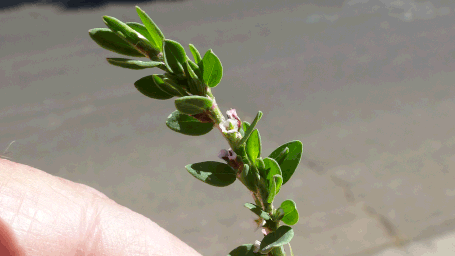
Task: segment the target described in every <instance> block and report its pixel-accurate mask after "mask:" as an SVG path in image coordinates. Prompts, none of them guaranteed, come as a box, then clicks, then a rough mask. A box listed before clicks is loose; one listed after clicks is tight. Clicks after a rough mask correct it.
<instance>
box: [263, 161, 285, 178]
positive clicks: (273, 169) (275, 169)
mask: <svg viewBox="0 0 455 256" xmlns="http://www.w3.org/2000/svg"><path fill="white" fill-rule="evenodd" d="M263 161H264V166H265V169H267V170H268V172H267V173H265V175H266V177H267V180H271V179H272V177H273V175H276V174H278V175H281V169H280V166H279V165H278V163H277V162H276V161H275V159H273V158H270V157H266V158H264V159H263Z"/></svg>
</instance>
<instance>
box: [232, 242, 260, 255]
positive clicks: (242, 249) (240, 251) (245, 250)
mask: <svg viewBox="0 0 455 256" xmlns="http://www.w3.org/2000/svg"><path fill="white" fill-rule="evenodd" d="M253 249H254V246H253V245H252V244H244V245H241V246H239V247H237V248H235V249H234V250H232V251H231V252H230V253H229V254H228V256H255V255H257V254H255V253H254V252H253Z"/></svg>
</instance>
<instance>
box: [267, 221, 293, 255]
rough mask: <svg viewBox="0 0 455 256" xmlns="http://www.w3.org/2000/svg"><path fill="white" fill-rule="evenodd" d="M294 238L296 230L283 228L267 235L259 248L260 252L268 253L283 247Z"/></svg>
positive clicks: (287, 227)
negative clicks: (275, 248)
mask: <svg viewBox="0 0 455 256" xmlns="http://www.w3.org/2000/svg"><path fill="white" fill-rule="evenodd" d="M293 237H294V230H292V228H291V227H289V226H281V227H279V228H278V229H277V230H276V231H275V232H272V233H269V234H268V235H266V236H265V237H264V238H263V239H262V241H261V246H260V247H259V252H266V251H268V250H271V249H273V248H274V247H279V246H283V245H285V244H287V243H289V242H290V241H291V239H292V238H293Z"/></svg>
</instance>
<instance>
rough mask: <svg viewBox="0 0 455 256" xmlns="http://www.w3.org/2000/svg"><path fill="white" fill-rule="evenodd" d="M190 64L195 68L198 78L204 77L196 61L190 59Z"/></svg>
mask: <svg viewBox="0 0 455 256" xmlns="http://www.w3.org/2000/svg"><path fill="white" fill-rule="evenodd" d="M188 64H190V67H191V68H192V69H193V71H194V73H195V74H196V75H197V77H198V78H199V77H202V75H201V70H200V69H199V66H198V65H197V64H196V63H194V62H193V61H192V60H190V59H188Z"/></svg>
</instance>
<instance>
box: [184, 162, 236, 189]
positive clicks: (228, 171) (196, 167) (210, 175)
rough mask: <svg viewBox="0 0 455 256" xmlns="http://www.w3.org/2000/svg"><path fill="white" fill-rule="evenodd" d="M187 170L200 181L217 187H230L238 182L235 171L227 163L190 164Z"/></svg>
mask: <svg viewBox="0 0 455 256" xmlns="http://www.w3.org/2000/svg"><path fill="white" fill-rule="evenodd" d="M185 168H186V170H187V171H188V172H189V173H191V175H193V176H194V177H196V178H197V179H198V180H200V181H203V182H205V183H207V184H209V185H212V186H216V187H225V186H228V185H230V184H232V183H234V181H235V180H236V175H235V172H234V170H232V168H231V167H230V166H229V165H227V164H225V163H219V162H213V161H207V162H202V163H195V164H189V165H187V166H185Z"/></svg>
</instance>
